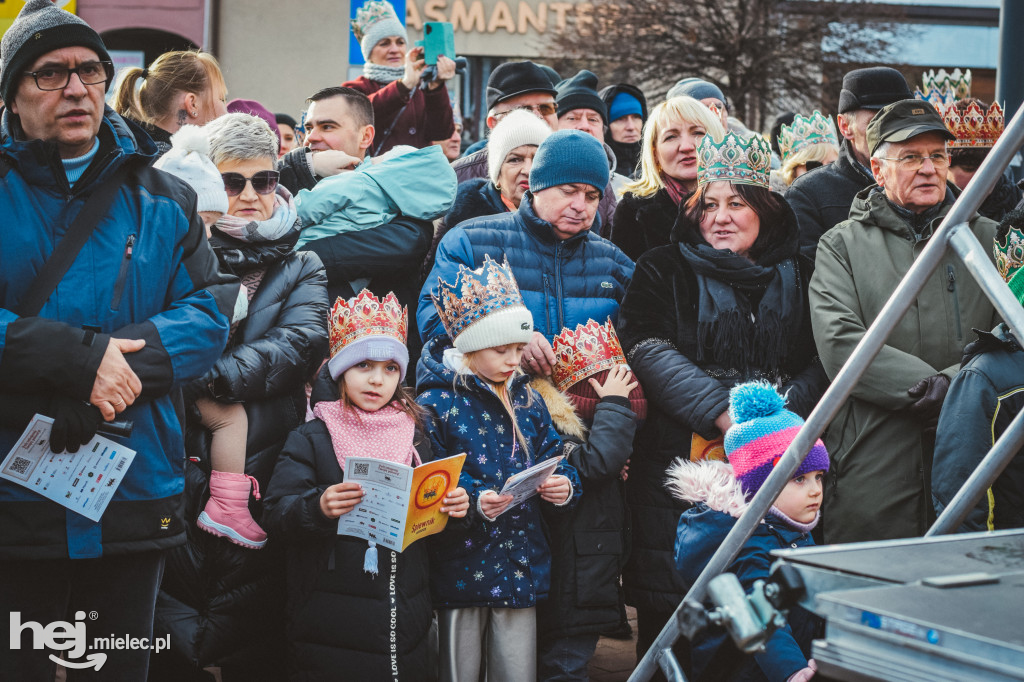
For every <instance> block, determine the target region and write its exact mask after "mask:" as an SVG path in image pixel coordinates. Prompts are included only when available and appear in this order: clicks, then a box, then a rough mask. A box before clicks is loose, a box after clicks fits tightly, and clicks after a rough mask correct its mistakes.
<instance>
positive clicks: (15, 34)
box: [0, 0, 110, 102]
mask: <svg viewBox="0 0 1024 682" xmlns="http://www.w3.org/2000/svg"><path fill="white" fill-rule="evenodd" d="M75 46H78V47H87V48H89V49H91V50H93V51H94V52H95V53H96V54H97V55H98V56H99V59H100V61H102V62H109V61H110V54H108V53H107V48H106V46H105V45H104V44H103V41H102V40H101V39H100V34H99V33H97V32H96V31H94V30H93V29H92V27H91V26H89V24H87V23H85V22H84V21H82V20H81V19H79V18H78V17H76V16H75V15H74V14H71V13H70V12H65V11H64V10H62V9H59V8H58V7H57V6H56V5H54V4H53V2H52V0H29V1H28V2H27V3H25V6H24V7H22V8H21V11H20V12H18V16H17V18H15V20H14V23H13V24H11V27H10V28H9V29H7V32H6V33H4V37H3V40H0V98H3V100H4V102H10V101H11V99H12V97H13V96H14V93H15V91H16V90H17V87H18V81H19V80H20V79H21V76H22V73H23V72H24V71H25V70H26V69H28V68H29V67H30V66H32V63H33V62H34V61H35V60H37V59H39V58H40V57H41V56H43V55H44V54H46V53H47V52H51V51H53V50H59V49H60V48H62V47H75ZM106 88H110V81H109V80H108V81H107V84H106V86H105V89H106Z"/></svg>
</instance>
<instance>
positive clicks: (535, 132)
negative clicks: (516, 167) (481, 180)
mask: <svg viewBox="0 0 1024 682" xmlns="http://www.w3.org/2000/svg"><path fill="white" fill-rule="evenodd" d="M550 134H551V128H549V127H548V124H547V123H545V122H544V120H542V119H541V118H540V117H538V116H537V115H536V114H534V113H533V112H531V111H527V110H525V109H516V110H514V111H511V112H509V113H508V114H506V115H505V116H504V117H503V118H502V119H501V120H500V121H498V125H496V126H494V129H493V130H491V137H490V140H489V141H488V142H487V177H489V178H490V179H491V182H492V183H493V184H494V186H495V187H497V186H498V174H499V173H500V172H501V166H502V164H503V163H505V157H506V156H508V153H509V152H510V151H512V150H513V149H515V148H516V147H521V146H523V145H524V144H532V145H534V146H537V147H539V146H540V143H541V142H543V141H544V140H546V139H547V137H548V135H550Z"/></svg>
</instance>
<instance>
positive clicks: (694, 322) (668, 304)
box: [619, 134, 828, 658]
mask: <svg viewBox="0 0 1024 682" xmlns="http://www.w3.org/2000/svg"><path fill="white" fill-rule="evenodd" d="M710 143H711V138H710V137H706V138H705V139H704V141H703V143H702V148H701V151H702V154H701V158H702V159H705V158H707V159H711V160H712V161H713V163H711V164H708V166H707V167H706V168H703V167H702V168H701V171H700V172H701V182H700V187H699V188H698V190H697V192H696V193H695V194H694V195H693V196H691V198H690V199H689V201H688V202H687V203H686V204H685V206H684V210H683V212H681V213H680V215H679V217H678V219H677V220H676V223H675V225H674V226H673V228H672V241H673V243H672V244H670V245H668V246H662V247H659V248H656V249H653V250H651V251H649V252H648V253H647V254H645V255H644V256H643V257H641V258H640V261H639V262H638V263H637V267H636V272H635V273H634V275H633V281H632V283H631V284H630V287H629V289H628V290H627V291H626V296H625V298H624V300H623V302H622V308H621V309H620V311H619V337H620V339H621V340H622V345H623V348H624V349H625V350H626V353H627V357H628V359H629V361H630V366H631V367H632V368H633V371H634V372H635V373H636V376H637V377H638V378H639V379H640V382H641V384H642V385H643V388H644V393H645V394H646V396H647V401H648V416H647V421H646V422H645V423H644V425H643V427H642V428H641V429H640V432H639V434H638V436H637V440H636V443H635V446H634V448H633V457H632V461H631V464H630V470H629V479H628V480H627V481H626V495H627V502H628V503H629V506H630V509H631V516H632V523H631V526H632V529H633V537H632V540H633V549H632V554H631V556H630V559H629V563H628V564H627V566H626V569H625V570H624V572H623V583H624V586H625V589H626V602H627V603H629V604H632V605H634V606H636V608H637V626H638V630H639V633H638V635H639V639H638V642H637V651H638V654H640V655H642V654H643V653H644V652H645V651H646V650H647V648H648V647H649V646H650V644H651V643H652V641H653V639H654V638H655V637H656V636H657V634H658V632H660V630H661V628H662V627H663V626H664V624H665V622H666V621H667V620H668V618H669V617H670V615H671V614H672V612H673V611H674V610H675V608H676V606H678V604H679V602H680V601H681V600H682V598H683V596H684V595H685V593H686V591H687V589H688V587H689V586H688V585H687V584H685V583H684V581H683V580H682V578H681V577H680V575H679V574H678V573H677V571H676V568H675V560H674V557H673V549H674V542H675V536H676V524H677V523H678V521H679V515H680V514H681V513H682V512H683V511H684V510H685V509H686V505H685V504H684V503H683V502H681V501H679V500H677V499H675V498H673V497H672V496H671V495H670V494H669V493H668V491H667V490H666V488H665V485H664V484H665V476H666V473H665V472H666V468H667V467H668V465H669V463H670V462H671V461H672V460H673V459H675V458H676V457H678V456H680V455H683V456H685V455H686V454H687V452H690V454H691V457H693V456H694V454H693V452H694V451H697V452H700V451H701V450H702V449H703V446H704V444H703V442H702V441H700V438H703V439H705V440H708V441H712V440H714V439H717V438H719V437H720V436H721V435H722V434H723V433H725V431H726V430H727V429H728V427H729V424H730V421H729V415H728V412H727V408H728V405H729V389H730V388H731V387H732V386H733V385H734V384H737V383H740V382H744V381H750V380H752V379H765V380H767V381H770V382H771V383H773V384H775V385H776V386H778V387H780V389H781V392H783V393H784V394H785V393H787V392H788V399H789V408H790V409H791V410H793V411H794V412H796V413H798V414H800V415H801V416H804V417H806V415H807V414H808V413H809V412H810V411H811V409H812V408H813V406H814V405H815V403H816V402H817V400H818V398H819V397H820V396H821V394H822V393H823V392H824V390H825V388H826V387H827V384H828V381H827V378H826V376H825V373H824V371H823V370H822V367H821V363H820V361H819V360H818V359H817V355H816V351H815V346H814V340H813V338H812V335H811V323H810V313H809V308H808V303H807V282H808V280H809V278H810V268H809V267H807V264H806V263H804V262H801V261H800V256H799V250H798V235H797V224H796V218H795V216H794V215H793V212H792V210H791V209H790V208H789V206H788V204H786V201H785V199H783V198H782V196H781V195H778V194H775V193H772V192H770V191H769V190H768V189H767V187H768V173H769V169H770V165H769V164H770V161H769V159H770V150H769V148H768V144H767V142H766V141H764V140H763V139H762V138H754V140H753V141H751V142H749V143H748V142H746V141H743V140H742V139H741V138H737V137H736V136H735V135H732V134H730V135H728V136H727V137H726V139H725V142H724V143H723V144H722V145H712V144H710ZM725 145H731V146H732V147H733V148H734V149H739V150H742V152H743V153H742V154H741V155H740V158H741V161H740V162H737V163H735V164H734V165H732V166H729V165H727V164H725V163H724V162H722V159H723V158H732V157H729V156H728V155H726V156H725V157H723V156H721V155H716V154H717V149H719V148H721V147H723V146H725ZM705 149H706V150H707V152H708V153H707V154H706V155H705V154H704V151H705ZM729 173H732V174H733V175H731V176H729V175H728V174H729ZM739 173H744V174H745V175H746V177H747V178H748V182H749V183H754V182H756V184H739V183H735V182H731V181H728V180H729V178H730V177H737V174H739ZM719 178H721V179H719ZM698 437H699V438H698ZM691 447H692V448H693V449H692V450H691ZM698 456H699V455H698ZM684 658H685V656H684Z"/></svg>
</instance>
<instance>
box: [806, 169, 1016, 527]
mask: <svg viewBox="0 0 1024 682" xmlns="http://www.w3.org/2000/svg"><path fill="white" fill-rule="evenodd" d="M872 189H874V187H870V188H868V189H865V190H864V191H862V192H860V193H859V194H858V195H857V197H856V199H855V200H854V202H853V206H852V208H851V209H850V219H849V220H846V221H844V222H842V223H839V224H838V225H836V226H835V227H834V228H832V229H831V230H829V231H828V232H826V233H825V235H824V236H823V237H822V238H821V241H820V242H819V245H818V255H817V266H816V269H815V271H814V276H813V277H812V278H811V284H810V292H809V298H810V305H811V324H812V327H813V330H814V340H815V343H816V344H817V346H818V353H819V355H820V356H821V361H822V364H823V365H824V367H825V371H826V373H827V374H828V375H829V378H830V379H834V378H835V376H836V374H837V373H838V372H839V370H840V369H841V368H842V366H843V364H844V363H845V362H846V360H847V359H848V358H849V357H850V355H851V354H852V353H853V350H854V348H855V347H856V346H857V344H858V342H860V340H861V339H862V338H863V336H864V334H865V332H866V331H867V328H868V327H869V326H870V325H871V323H872V322H874V320H875V318H876V317H877V316H878V314H879V313H880V312H881V310H882V307H883V306H884V305H885V303H886V301H887V300H888V299H889V296H890V295H891V294H892V292H893V291H894V290H895V289H896V286H897V285H898V284H899V282H900V280H901V279H902V278H903V276H904V275H905V274H906V272H907V271H908V270H909V269H910V266H911V264H912V263H913V262H914V260H915V259H916V258H917V257H918V255H920V253H921V251H922V250H923V249H924V247H925V246H926V244H927V243H928V238H929V237H930V236H931V234H932V231H933V230H934V229H937V228H938V226H939V223H940V222H941V220H942V217H943V216H945V214H946V213H948V211H949V206H946V207H945V208H943V209H942V211H941V213H940V215H939V217H938V218H936V219H935V220H934V221H933V222H932V223H931V224H930V226H929V227H926V228H925V229H924V230H923V231H922V234H921V235H917V234H915V233H914V231H913V230H912V229H911V227H910V225H909V224H908V223H907V222H906V221H905V220H904V219H903V218H902V217H900V216H899V214H897V213H896V211H895V210H893V208H892V206H891V205H890V204H889V203H888V202H887V201H886V200H885V196H884V194H882V193H881V192H874V193H872ZM970 227H971V229H972V231H973V232H974V234H975V236H976V237H977V238H978V240H979V241H980V242H981V244H982V246H983V247H984V248H985V250H986V251H987V252H988V253H989V254H990V255H991V252H992V244H993V242H994V240H995V230H996V223H994V222H992V221H991V220H988V219H987V218H982V217H980V216H978V215H977V214H976V215H975V217H974V218H973V219H972V220H971V221H970ZM996 319H998V318H997V317H996V314H995V312H994V309H993V307H992V304H991V303H989V301H988V299H987V298H986V297H985V295H984V294H983V293H982V291H981V289H980V288H979V287H978V285H977V284H976V283H975V281H974V279H973V278H972V277H971V276H970V274H969V273H968V272H967V270H966V269H965V268H964V266H963V263H961V262H960V260H959V259H958V258H957V257H956V256H955V255H954V254H953V253H952V251H947V253H946V255H945V257H944V258H943V260H942V264H941V265H940V266H939V268H938V269H937V270H936V271H935V272H934V273H933V274H932V276H931V278H930V279H929V280H928V282H927V284H926V285H925V287H924V289H923V290H922V292H921V295H920V296H919V297H918V299H917V301H916V302H915V303H914V304H913V305H912V306H911V307H910V309H909V310H908V311H907V314H906V315H905V316H904V317H903V319H902V320H901V321H900V323H899V324H898V325H897V326H896V328H895V329H894V330H893V331H892V333H891V334H890V335H889V338H888V341H887V342H886V345H885V346H883V347H882V350H881V352H879V354H878V355H877V356H876V357H875V360H874V361H873V362H872V363H871V365H870V366H869V367H868V369H867V371H866V372H865V373H864V375H863V376H862V377H861V379H860V381H859V382H858V383H857V386H856V388H855V389H854V391H853V393H852V394H851V397H850V398H849V399H848V400H847V401H846V404H845V405H843V407H842V408H841V409H840V411H839V413H838V414H837V415H836V417H835V419H833V420H832V423H831V424H830V425H829V427H828V429H827V431H826V434H825V445H826V447H827V448H828V451H829V453H830V455H831V458H832V466H831V470H830V471H829V475H828V481H827V484H826V488H825V502H824V509H823V513H822V523H823V530H824V536H825V541H826V542H828V543H834V542H857V541H862V540H882V539H888V538H900V537H912V536H918V535H921V534H923V533H924V532H925V531H926V530H927V529H928V525H929V524H930V522H931V517H932V515H933V513H932V508H931V490H930V487H929V486H930V468H931V445H926V444H925V443H923V442H922V431H923V426H924V425H923V423H922V422H921V421H919V420H918V419H916V418H914V417H912V416H911V415H910V414H908V413H907V412H906V408H907V407H908V406H909V405H910V404H911V403H913V402H914V401H913V399H911V398H910V396H909V395H908V394H907V389H909V388H910V387H911V386H913V385H914V384H916V383H917V382H918V381H920V380H921V379H924V378H926V377H929V376H933V375H935V374H938V373H940V372H941V373H943V374H945V375H947V376H949V377H950V378H951V379H952V377H953V376H954V375H955V374H956V372H957V370H958V369H959V367H960V358H961V355H962V354H963V348H964V346H965V345H966V344H967V343H968V342H969V341H971V340H973V338H974V333H973V332H972V331H971V330H972V328H978V329H991V328H992V325H993V321H994V320H996Z"/></svg>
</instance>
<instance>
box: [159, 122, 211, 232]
mask: <svg viewBox="0 0 1024 682" xmlns="http://www.w3.org/2000/svg"><path fill="white" fill-rule="evenodd" d="M153 167H154V168H159V169H161V170H163V171H166V172H168V173H170V174H171V175H175V176H177V177H179V178H181V179H182V180H184V181H185V182H187V183H188V184H189V185H190V186H191V187H192V189H194V190H195V191H196V194H197V195H199V202H198V203H197V204H196V210H197V211H219V212H220V213H227V212H228V195H227V192H225V191H224V180H223V179H221V177H220V171H218V170H217V167H216V166H215V165H213V161H211V160H210V138H208V137H207V136H206V131H204V130H203V129H202V128H200V127H199V126H193V125H186V126H182V127H181V129H180V130H178V132H176V133H174V134H173V135H171V149H170V151H168V152H167V153H166V154H164V155H163V156H161V157H160V158H159V159H157V161H156V163H154V164H153Z"/></svg>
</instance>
